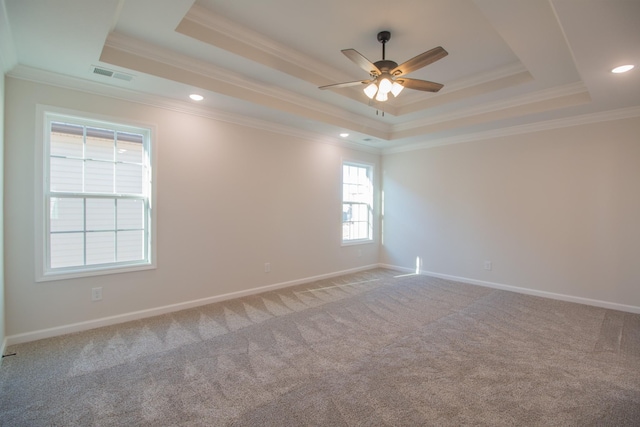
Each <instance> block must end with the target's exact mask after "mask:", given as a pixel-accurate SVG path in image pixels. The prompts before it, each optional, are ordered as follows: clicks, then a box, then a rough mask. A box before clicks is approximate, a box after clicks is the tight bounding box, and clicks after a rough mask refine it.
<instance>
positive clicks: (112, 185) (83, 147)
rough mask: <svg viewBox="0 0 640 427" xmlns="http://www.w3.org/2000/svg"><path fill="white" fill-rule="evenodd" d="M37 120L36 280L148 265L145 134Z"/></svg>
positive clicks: (59, 118) (53, 117) (53, 118)
mask: <svg viewBox="0 0 640 427" xmlns="http://www.w3.org/2000/svg"><path fill="white" fill-rule="evenodd" d="M44 122H45V123H44V135H43V136H44V138H43V139H44V146H43V150H42V152H43V154H44V162H43V166H44V167H43V171H42V176H43V181H44V182H43V184H44V185H43V199H42V202H43V208H44V209H43V211H44V212H43V222H44V224H43V225H44V227H43V233H42V234H43V239H42V240H43V241H42V245H43V248H42V249H43V251H42V255H43V257H42V263H43V265H42V266H41V272H40V273H41V274H40V275H39V276H40V277H39V280H48V279H52V278H62V277H60V276H64V277H75V276H82V275H88V274H96V273H97V274H104V273H105V272H119V271H123V269H129V270H131V269H138V268H145V267H146V268H149V266H151V265H152V264H153V263H152V244H151V243H152V239H153V236H152V233H151V230H152V227H151V226H152V205H151V202H152V198H151V194H152V191H151V190H152V173H151V172H152V171H151V148H150V145H151V141H150V138H151V131H150V129H145V128H138V127H131V126H125V125H119V124H114V123H107V122H102V121H94V120H87V119H82V118H77V117H70V116H64V115H59V114H53V113H47V114H45V121H44ZM135 267H138V268H135Z"/></svg>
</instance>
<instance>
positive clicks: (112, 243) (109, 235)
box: [87, 231, 116, 265]
mask: <svg viewBox="0 0 640 427" xmlns="http://www.w3.org/2000/svg"><path fill="white" fill-rule="evenodd" d="M115 251H116V233H115V232H114V231H106V232H104V231H101V232H98V233H87V265H92V264H105V263H109V262H114V261H115V260H116V253H115Z"/></svg>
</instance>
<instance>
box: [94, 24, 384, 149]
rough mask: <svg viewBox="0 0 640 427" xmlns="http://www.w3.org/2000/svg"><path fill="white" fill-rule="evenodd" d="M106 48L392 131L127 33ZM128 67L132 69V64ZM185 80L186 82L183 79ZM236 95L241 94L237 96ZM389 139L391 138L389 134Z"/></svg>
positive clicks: (114, 36)
mask: <svg viewBox="0 0 640 427" xmlns="http://www.w3.org/2000/svg"><path fill="white" fill-rule="evenodd" d="M105 47H109V48H111V49H113V50H117V51H120V52H125V53H128V54H131V55H136V56H138V57H141V58H145V59H148V60H151V61H155V62H159V63H161V64H164V65H169V66H171V67H175V68H178V69H180V70H183V71H188V72H190V73H197V74H199V75H201V76H203V77H204V78H206V79H208V80H211V81H215V82H219V83H224V84H225V85H232V86H235V87H237V88H240V89H242V90H245V91H249V92H251V94H260V95H264V96H267V97H269V98H272V99H277V100H280V101H284V102H286V103H289V104H292V105H294V106H296V107H300V108H303V109H309V110H311V111H313V112H317V113H321V114H327V115H330V116H332V117H335V118H337V119H340V120H346V121H348V122H349V123H350V126H351V128H352V129H353V130H356V129H359V128H362V127H363V126H366V127H367V128H369V129H372V130H376V131H378V132H383V133H385V134H388V133H389V125H387V124H385V123H380V122H379V121H377V120H375V119H372V118H369V117H367V116H366V115H360V114H357V113H352V112H350V111H346V110H344V109H342V108H338V107H335V106H334V105H331V104H328V103H326V102H323V101H316V100H312V99H309V98H308V97H306V96H304V95H300V94H298V93H296V92H292V91H289V90H286V89H283V88H278V89H276V88H275V87H273V86H272V85H267V84H264V83H261V82H258V81H256V80H253V79H249V78H247V77H245V76H244V75H241V74H239V73H235V72H233V71H230V70H227V69H225V68H221V67H218V66H215V65H213V64H211V63H209V62H206V61H202V60H199V59H195V58H192V57H190V56H187V55H182V54H180V53H177V52H175V51H172V50H169V49H164V48H160V47H158V46H156V45H153V44H150V43H146V42H144V41H141V40H139V39H136V38H132V37H129V36H126V35H124V34H121V33H111V34H109V36H108V38H107V40H106V42H105ZM102 62H106V61H102ZM106 63H109V64H110V65H115V66H120V67H123V65H121V64H115V63H110V62H106ZM125 67H126V68H130V67H129V66H125ZM136 71H138V72H147V71H145V70H141V69H136ZM148 74H153V73H148ZM218 76H219V77H218ZM160 77H162V76H160ZM182 83H185V82H184V81H182ZM185 84H186V83H185ZM236 98H238V97H237V96H236ZM241 99H243V100H245V101H249V102H253V103H258V104H261V103H260V102H256V101H255V100H254V99H251V98H250V97H247V98H245V97H243V98H241ZM285 112H287V111H285ZM386 139H388V137H387V138H386Z"/></svg>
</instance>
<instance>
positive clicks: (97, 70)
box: [93, 67, 113, 77]
mask: <svg viewBox="0 0 640 427" xmlns="http://www.w3.org/2000/svg"><path fill="white" fill-rule="evenodd" d="M93 74H100V75H101V76H107V77H111V76H113V71H111V70H105V69H104V68H99V67H93Z"/></svg>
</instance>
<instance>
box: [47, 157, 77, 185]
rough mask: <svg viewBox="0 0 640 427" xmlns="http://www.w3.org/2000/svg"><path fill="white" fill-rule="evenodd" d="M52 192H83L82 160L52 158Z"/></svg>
mask: <svg viewBox="0 0 640 427" xmlns="http://www.w3.org/2000/svg"><path fill="white" fill-rule="evenodd" d="M50 177H51V180H50V186H51V191H68V192H73V193H79V192H81V191H82V160H75V159H61V158H57V157H52V158H51V164H50Z"/></svg>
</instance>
